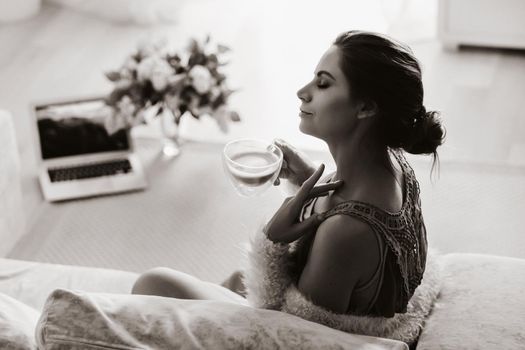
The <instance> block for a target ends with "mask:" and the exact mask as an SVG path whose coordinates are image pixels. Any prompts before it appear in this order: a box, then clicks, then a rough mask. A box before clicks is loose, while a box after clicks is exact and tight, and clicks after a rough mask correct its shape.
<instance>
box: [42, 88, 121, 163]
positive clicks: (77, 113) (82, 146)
mask: <svg viewBox="0 0 525 350" xmlns="http://www.w3.org/2000/svg"><path fill="white" fill-rule="evenodd" d="M35 113H36V117H37V124H38V133H39V136H40V149H41V153H42V158H43V159H52V158H59V157H69V156H78V155H85V154H92V153H101V152H114V151H125V150H128V149H129V148H130V144H129V140H128V132H127V131H126V129H124V128H122V127H121V128H119V127H118V126H117V125H116V119H115V118H113V117H114V115H113V109H112V108H111V107H109V106H107V105H106V104H105V102H104V100H103V99H102V98H93V99H85V100H75V101H67V102H59V103H52V104H44V105H37V106H36V107H35Z"/></svg>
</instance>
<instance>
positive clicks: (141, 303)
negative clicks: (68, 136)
mask: <svg viewBox="0 0 525 350" xmlns="http://www.w3.org/2000/svg"><path fill="white" fill-rule="evenodd" d="M10 118H11V117H10V115H9V114H8V113H0V132H1V133H2V134H1V136H2V137H1V138H0V139H1V140H2V142H3V148H2V152H3V154H4V155H5V154H9V156H8V157H7V156H3V157H1V158H0V162H2V163H3V164H1V168H0V169H13V164H15V165H16V167H14V168H15V169H18V162H19V160H18V159H17V147H16V142H13V140H14V139H15V138H14V128H13V124H12V120H11V119H10ZM6 140H9V142H5V141H6ZM11 163H12V164H11ZM6 174H7V172H2V173H1V174H0V176H2V177H1V178H0V193H2V197H0V205H1V206H2V207H3V210H4V211H3V212H2V213H4V216H3V218H5V220H4V222H7V219H9V217H11V216H9V217H8V216H5V215H6V214H5V213H11V215H14V214H13V213H16V212H17V211H18V210H20V207H19V205H20V200H19V197H20V193H19V191H20V186H19V184H17V183H16V182H17V181H18V179H17V176H16V175H17V174H16V173H12V171H11V172H9V174H7V175H6ZM13 198H17V200H12V199H13ZM13 206H14V207H13ZM7 223H8V224H4V225H0V234H1V237H5V238H6V240H7V241H9V237H12V236H13V235H15V236H17V235H19V232H18V228H17V227H16V225H15V223H13V222H12V220H11V221H9V222H7ZM15 231H17V232H15ZM10 245H12V243H10ZM3 256H5V254H3ZM437 259H438V264H439V266H440V269H441V281H442V283H441V290H440V293H439V296H438V298H437V300H436V302H435V304H434V307H433V309H432V311H431V313H430V314H429V316H428V317H427V318H426V320H425V323H424V326H423V328H422V329H421V332H420V337H419V340H418V343H417V346H416V348H417V349H525V317H524V315H525V295H524V294H525V293H523V292H524V291H525V274H524V273H523V272H524V271H525V260H522V259H516V258H509V257H501V256H491V255H482V254H467V253H452V254H441V255H439V256H438V258H437ZM137 276H138V275H137V273H134V272H127V271H118V270H112V269H101V268H92V267H81V266H67V265H60V264H50V263H41V262H31V261H21V260H16V259H8V258H0V348H2V349H36V348H38V349H101V348H104V349H172V348H181V349H194V348H203V349H206V348H213V349H221V348H225V349H235V348H269V349H270V348H272V349H273V348H302V349H308V348H309V349H318V348H326V349H346V348H348V349H408V346H407V344H404V343H402V342H399V341H395V340H389V339H382V338H378V337H370V336H363V335H356V334H349V333H344V332H341V331H337V330H334V329H331V328H328V327H325V326H322V325H319V324H316V323H312V322H309V321H306V320H303V319H300V318H298V317H296V316H293V315H288V314H285V313H281V312H278V311H273V310H258V309H253V308H250V307H248V306H244V305H236V304H230V303H226V302H215V301H204V300H179V299H172V298H162V297H153V296H136V295H130V290H131V286H132V285H133V283H134V281H135V280H136V278H137Z"/></svg>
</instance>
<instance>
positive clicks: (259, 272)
mask: <svg viewBox="0 0 525 350" xmlns="http://www.w3.org/2000/svg"><path fill="white" fill-rule="evenodd" d="M250 243H251V244H250V247H249V249H248V251H247V255H248V264H247V267H246V269H245V271H244V277H243V283H244V285H245V287H246V292H247V297H246V298H247V299H248V302H249V303H250V305H252V306H254V307H259V308H264V309H273V310H278V309H280V308H281V306H282V303H283V298H284V292H285V291H286V289H287V288H288V286H289V285H290V284H291V283H292V279H291V278H290V276H289V275H288V271H287V266H288V263H287V262H288V249H289V244H282V243H273V242H272V241H270V240H269V239H268V238H266V234H265V233H264V232H263V230H262V228H261V229H259V230H257V232H256V233H255V235H254V236H252V237H251V239H250Z"/></svg>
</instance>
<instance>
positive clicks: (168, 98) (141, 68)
mask: <svg viewBox="0 0 525 350" xmlns="http://www.w3.org/2000/svg"><path fill="white" fill-rule="evenodd" d="M229 50H230V49H229V48H228V47H226V46H224V45H220V44H219V45H216V48H215V50H211V49H210V37H209V36H208V37H207V38H206V39H205V40H204V41H203V42H199V41H197V40H195V39H192V40H190V43H189V46H188V48H187V50H186V51H185V52H182V53H171V52H169V51H168V50H167V49H166V43H165V42H157V43H144V44H142V45H139V47H138V49H137V50H136V52H135V53H133V54H132V55H130V56H129V57H127V58H126V60H125V61H124V63H123V65H122V66H121V67H120V69H118V70H116V71H110V72H107V73H106V77H107V78H108V79H109V80H110V81H112V82H113V83H114V89H113V91H112V92H111V93H110V95H109V96H108V97H107V99H106V103H107V104H108V105H109V106H111V107H112V108H113V109H114V114H113V117H112V118H111V119H109V120H108V121H107V122H106V129H108V130H118V129H122V128H131V127H133V126H135V125H138V124H142V123H146V122H147V121H149V120H148V119H149V118H148V116H149V115H153V116H159V115H163V116H164V117H165V116H166V114H167V115H168V118H169V119H170V121H171V122H172V123H173V124H174V126H175V128H176V127H177V126H178V125H179V123H180V121H181V118H182V117H183V116H184V115H185V114H190V115H191V116H193V117H194V118H197V119H199V118H200V117H201V116H203V115H207V116H210V117H212V118H214V119H215V120H216V121H217V124H218V126H219V128H220V129H221V130H222V131H223V132H226V131H227V130H228V123H229V122H230V121H233V122H237V121H240V117H239V115H238V114H237V113H236V112H235V111H232V110H230V109H229V108H228V107H227V100H228V97H229V96H230V95H231V94H232V93H233V90H231V89H229V88H228V87H227V85H226V76H225V75H224V74H223V73H222V72H221V67H222V66H224V65H225V64H226V63H224V62H221V61H220V58H221V56H222V55H223V54H224V53H226V52H228V51H229ZM175 135H177V136H178V133H175ZM172 137H173V136H172ZM175 138H176V137H175ZM175 141H176V140H175Z"/></svg>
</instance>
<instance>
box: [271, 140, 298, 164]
mask: <svg viewBox="0 0 525 350" xmlns="http://www.w3.org/2000/svg"><path fill="white" fill-rule="evenodd" d="M273 143H274V144H275V145H276V146H277V147H279V148H280V149H281V151H283V158H284V160H287V159H291V158H301V157H300V155H299V151H298V150H297V149H296V148H295V147H294V146H292V145H290V144H289V143H288V142H286V141H284V140H282V139H275V140H274V141H273Z"/></svg>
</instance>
